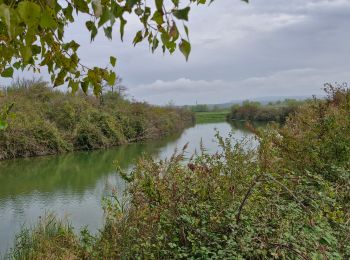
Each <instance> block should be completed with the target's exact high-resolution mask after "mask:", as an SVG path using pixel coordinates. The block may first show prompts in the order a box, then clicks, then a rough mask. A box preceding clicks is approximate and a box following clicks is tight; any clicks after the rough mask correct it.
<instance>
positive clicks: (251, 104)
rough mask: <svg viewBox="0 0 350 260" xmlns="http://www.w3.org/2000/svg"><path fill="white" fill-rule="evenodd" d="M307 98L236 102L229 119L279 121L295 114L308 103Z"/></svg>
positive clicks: (229, 112)
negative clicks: (262, 102)
mask: <svg viewBox="0 0 350 260" xmlns="http://www.w3.org/2000/svg"><path fill="white" fill-rule="evenodd" d="M307 102H308V101H307V100H294V99H286V100H284V101H277V102H270V103H268V104H261V103H259V102H255V101H249V100H247V101H244V102H243V103H242V104H236V105H233V106H232V107H231V111H228V112H227V116H226V117H227V120H243V121H258V122H272V121H274V122H279V123H283V122H285V121H286V119H287V117H288V116H289V115H292V114H294V113H295V112H296V111H297V109H298V108H299V107H300V106H302V105H304V104H306V103H307Z"/></svg>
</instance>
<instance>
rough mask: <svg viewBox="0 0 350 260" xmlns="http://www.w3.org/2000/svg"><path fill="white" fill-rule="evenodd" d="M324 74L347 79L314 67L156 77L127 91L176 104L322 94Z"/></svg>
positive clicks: (340, 73) (139, 97)
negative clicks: (238, 75)
mask: <svg viewBox="0 0 350 260" xmlns="http://www.w3.org/2000/svg"><path fill="white" fill-rule="evenodd" d="M324 76H326V77H327V78H329V79H330V82H336V81H337V80H338V79H340V78H343V79H344V80H348V78H346V77H349V75H348V73H347V71H343V72H337V71H325V70H319V69H314V68H304V69H294V70H286V71H279V72H274V73H272V74H269V75H266V76H262V77H251V78H246V79H243V80H238V81H224V80H191V79H188V78H179V79H176V80H173V81H163V80H156V81H155V82H153V83H150V84H140V85H138V86H135V87H134V88H131V89H130V91H129V93H130V95H132V96H133V97H134V98H136V99H140V100H145V101H147V102H151V103H155V104H160V105H164V104H167V103H168V102H169V101H174V102H175V103H176V104H179V105H184V104H195V103H222V102H228V101H231V100H237V99H249V98H252V97H265V96H293V95H306V96H310V97H311V96H312V95H320V94H322V91H321V89H322V87H323V84H324V83H326V82H325V81H324V79H323V78H324Z"/></svg>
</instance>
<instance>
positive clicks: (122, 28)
mask: <svg viewBox="0 0 350 260" xmlns="http://www.w3.org/2000/svg"><path fill="white" fill-rule="evenodd" d="M125 25H126V20H125V19H124V18H123V17H120V39H121V40H122V41H123V38H124V29H125Z"/></svg>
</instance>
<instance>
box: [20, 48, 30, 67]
mask: <svg viewBox="0 0 350 260" xmlns="http://www.w3.org/2000/svg"><path fill="white" fill-rule="evenodd" d="M20 52H21V55H22V57H23V62H24V63H28V61H29V60H30V58H31V57H32V49H31V48H30V47H29V46H22V48H20Z"/></svg>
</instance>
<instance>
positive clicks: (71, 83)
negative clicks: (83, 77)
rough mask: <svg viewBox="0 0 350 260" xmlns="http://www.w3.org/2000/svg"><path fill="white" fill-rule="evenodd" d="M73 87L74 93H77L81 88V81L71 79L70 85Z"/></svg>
mask: <svg viewBox="0 0 350 260" xmlns="http://www.w3.org/2000/svg"><path fill="white" fill-rule="evenodd" d="M68 86H69V87H70V88H71V89H72V93H73V94H74V93H76V92H77V91H78V89H79V82H76V81H73V80H71V81H69V85H68Z"/></svg>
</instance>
